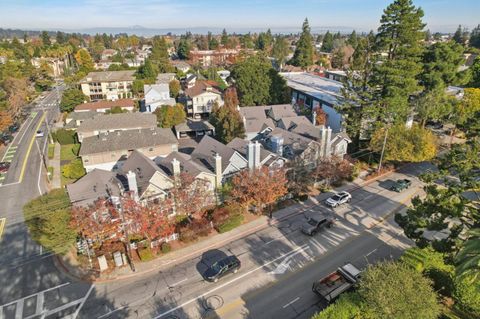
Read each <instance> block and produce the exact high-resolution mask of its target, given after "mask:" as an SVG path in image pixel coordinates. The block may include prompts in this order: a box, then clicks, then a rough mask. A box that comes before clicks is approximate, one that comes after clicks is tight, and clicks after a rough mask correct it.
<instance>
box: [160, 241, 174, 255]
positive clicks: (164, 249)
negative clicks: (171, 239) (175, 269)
mask: <svg viewBox="0 0 480 319" xmlns="http://www.w3.org/2000/svg"><path fill="white" fill-rule="evenodd" d="M160 249H161V250H162V253H164V254H166V253H169V252H170V251H171V250H172V247H171V246H170V244H169V243H162V245H161V246H160Z"/></svg>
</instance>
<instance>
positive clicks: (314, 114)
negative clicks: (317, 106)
mask: <svg viewBox="0 0 480 319" xmlns="http://www.w3.org/2000/svg"><path fill="white" fill-rule="evenodd" d="M312 122H313V126H315V125H317V111H316V110H312Z"/></svg>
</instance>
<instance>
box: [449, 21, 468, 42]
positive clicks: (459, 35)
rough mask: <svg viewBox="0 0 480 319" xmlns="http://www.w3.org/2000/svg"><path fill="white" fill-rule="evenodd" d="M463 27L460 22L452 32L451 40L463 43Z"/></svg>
mask: <svg viewBox="0 0 480 319" xmlns="http://www.w3.org/2000/svg"><path fill="white" fill-rule="evenodd" d="M465 32H466V31H465V29H464V28H462V25H461V24H460V25H459V26H458V28H457V30H456V31H455V33H454V34H453V38H452V39H453V41H455V42H456V43H458V44H461V45H465V37H464V35H465Z"/></svg>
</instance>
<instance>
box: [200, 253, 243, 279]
mask: <svg viewBox="0 0 480 319" xmlns="http://www.w3.org/2000/svg"><path fill="white" fill-rule="evenodd" d="M240 266H241V263H240V260H239V259H238V258H237V257H235V256H233V255H232V256H228V257H225V258H224V259H221V260H219V261H217V262H215V263H213V264H212V265H211V266H210V267H209V268H208V269H207V270H206V271H205V273H204V275H203V277H204V278H205V280H207V281H211V282H217V281H218V280H219V279H220V278H222V277H223V276H225V275H227V274H231V273H233V274H235V273H237V271H238V270H239V269H240Z"/></svg>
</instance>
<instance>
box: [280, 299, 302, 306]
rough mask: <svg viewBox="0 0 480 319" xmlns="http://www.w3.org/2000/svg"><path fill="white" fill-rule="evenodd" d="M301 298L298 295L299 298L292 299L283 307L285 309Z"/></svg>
mask: <svg viewBox="0 0 480 319" xmlns="http://www.w3.org/2000/svg"><path fill="white" fill-rule="evenodd" d="M299 299H300V297H297V298H295V299H293V300H292V301H290V302H289V303H287V304H286V305H284V306H283V307H282V308H283V309H285V308H287V307H288V306H290V305H291V304H293V303H294V302H297V301H298V300H299Z"/></svg>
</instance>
